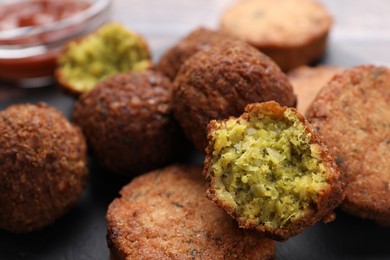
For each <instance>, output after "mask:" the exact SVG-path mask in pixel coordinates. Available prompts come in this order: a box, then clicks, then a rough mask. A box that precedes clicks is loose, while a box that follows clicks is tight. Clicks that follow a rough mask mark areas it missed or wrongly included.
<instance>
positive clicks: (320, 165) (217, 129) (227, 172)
mask: <svg viewBox="0 0 390 260" xmlns="http://www.w3.org/2000/svg"><path fill="white" fill-rule="evenodd" d="M208 140H209V145H208V147H207V149H206V159H205V166H204V171H203V174H204V175H205V176H206V178H207V180H208V182H209V188H208V191H207V196H208V198H209V199H211V200H212V201H213V202H214V203H215V204H216V205H218V206H219V207H221V208H223V209H224V210H225V211H226V212H227V213H229V214H230V215H231V216H232V217H234V218H235V219H236V220H237V221H238V223H239V225H240V227H242V228H251V229H256V230H257V231H259V232H260V233H265V234H266V235H268V236H269V237H271V238H273V239H276V240H286V239H288V238H290V237H291V236H294V235H297V234H298V233H300V232H302V231H303V230H304V229H305V228H307V227H308V226H310V225H312V224H314V223H316V222H317V221H319V220H320V219H324V221H325V222H327V221H330V220H332V219H333V218H334V215H333V209H334V208H335V207H336V206H338V205H339V204H340V203H341V201H342V199H343V192H342V181H341V178H340V174H339V172H338V169H337V166H336V163H335V162H334V161H333V159H332V158H331V156H330V155H329V154H328V150H327V149H326V147H325V146H324V144H323V143H322V142H321V140H320V138H319V136H318V134H316V133H315V132H314V130H313V129H312V127H311V126H310V124H309V123H308V122H307V121H306V120H305V119H304V117H303V116H302V115H301V114H299V113H298V112H297V111H296V110H295V109H293V108H287V107H282V106H280V105H279V104H277V103H276V102H273V101H272V102H265V103H255V104H250V105H248V106H247V107H246V111H245V113H244V114H243V115H241V116H240V117H238V118H234V117H231V118H230V119H226V120H221V121H216V120H212V121H211V122H210V124H209V125H208Z"/></svg>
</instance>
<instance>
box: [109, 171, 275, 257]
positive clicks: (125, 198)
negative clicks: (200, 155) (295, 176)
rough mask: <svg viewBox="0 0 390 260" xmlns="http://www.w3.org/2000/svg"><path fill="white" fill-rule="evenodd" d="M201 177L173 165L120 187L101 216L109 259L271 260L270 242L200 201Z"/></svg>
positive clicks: (203, 186)
mask: <svg viewBox="0 0 390 260" xmlns="http://www.w3.org/2000/svg"><path fill="white" fill-rule="evenodd" d="M201 172H202V167H200V166H195V165H188V166H185V165H173V166H169V167H166V168H164V169H161V170H156V171H153V172H150V173H147V174H145V175H142V176H140V177H137V178H135V179H134V180H133V181H132V182H131V183H129V184H128V185H126V186H125V187H124V188H123V189H122V190H121V192H120V194H121V197H120V198H118V199H115V200H114V201H113V202H112V203H111V204H110V206H109V207H108V211H107V215H106V219H107V227H108V234H107V241H108V246H109V247H110V249H111V259H257V260H265V259H267V260H270V259H274V255H275V242H274V241H272V240H270V239H268V238H263V237H261V236H259V234H258V233H257V232H254V231H252V230H243V229H240V228H239V227H238V226H237V224H236V223H235V221H234V220H233V219H231V218H230V217H229V216H228V215H227V214H226V213H225V212H224V211H223V210H221V209H220V208H218V207H217V206H215V205H213V204H212V203H211V202H210V201H209V200H208V199H207V198H206V196H205V191H206V182H205V180H204V178H203V177H202V175H201Z"/></svg>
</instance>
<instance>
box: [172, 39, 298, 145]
mask: <svg viewBox="0 0 390 260" xmlns="http://www.w3.org/2000/svg"><path fill="white" fill-rule="evenodd" d="M269 100H275V101H277V102H278V103H280V104H281V105H284V106H289V107H292V106H295V105H296V100H297V99H296V96H295V94H294V92H293V88H292V86H291V84H290V82H289V80H288V78H287V76H286V75H285V74H284V73H283V72H282V71H281V70H280V69H279V67H278V66H277V65H276V64H275V63H274V62H273V61H272V60H271V59H270V58H268V57H267V56H265V55H264V54H262V53H261V52H259V51H258V50H256V49H255V48H253V47H251V46H249V45H248V44H245V43H242V42H239V41H232V42H228V43H225V44H221V45H218V46H214V47H212V48H209V49H207V50H202V51H199V52H198V53H196V54H195V55H193V56H191V57H190V58H189V59H188V60H187V61H186V62H185V63H184V64H183V66H182V67H181V69H180V71H179V73H178V75H177V77H176V79H175V81H174V94H173V102H174V113H175V117H176V118H177V120H178V121H179V123H180V125H181V126H182V128H183V130H184V133H185V134H186V136H187V137H188V138H189V139H190V140H191V141H192V142H193V143H194V144H195V146H196V147H197V148H198V150H199V151H204V149H205V148H206V146H207V133H206V127H207V124H208V123H209V121H210V120H212V119H225V118H228V117H229V116H238V115H240V114H241V113H243V112H244V108H245V106H246V105H247V104H250V103H255V102H264V101H269Z"/></svg>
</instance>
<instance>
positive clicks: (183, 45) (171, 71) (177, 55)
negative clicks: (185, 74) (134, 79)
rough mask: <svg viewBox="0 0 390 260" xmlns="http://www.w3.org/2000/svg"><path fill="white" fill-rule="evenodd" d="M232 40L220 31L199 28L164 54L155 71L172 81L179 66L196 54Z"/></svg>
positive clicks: (231, 37)
mask: <svg viewBox="0 0 390 260" xmlns="http://www.w3.org/2000/svg"><path fill="white" fill-rule="evenodd" d="M233 39H235V38H234V37H233V36H230V35H228V34H226V33H223V32H221V31H214V30H211V29H207V28H203V27H200V28H198V29H196V30H194V31H192V32H191V33H190V34H188V35H187V36H185V37H184V38H183V39H181V40H180V41H179V42H178V43H177V44H175V45H174V46H173V47H171V48H170V49H169V50H168V51H167V52H165V53H164V54H163V56H162V57H161V58H160V60H159V62H158V63H157V65H156V66H155V69H156V70H158V71H160V72H162V73H163V74H164V75H166V76H167V77H168V78H170V79H171V80H174V79H175V77H176V74H177V73H178V71H179V69H180V67H181V65H182V64H183V63H184V62H185V61H186V60H187V59H188V58H189V57H191V56H192V55H194V54H195V53H196V52H198V51H200V50H204V49H208V48H210V47H211V46H213V45H218V44H221V43H223V42H225V41H228V40H233Z"/></svg>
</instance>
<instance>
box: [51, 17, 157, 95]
mask: <svg viewBox="0 0 390 260" xmlns="http://www.w3.org/2000/svg"><path fill="white" fill-rule="evenodd" d="M58 66H59V69H58V70H57V77H58V78H59V79H58V80H59V82H60V84H61V85H65V86H64V87H65V88H67V89H68V90H70V91H71V92H75V93H83V92H86V91H88V90H90V89H91V88H93V87H94V86H95V85H96V83H98V82H100V81H102V80H104V79H106V78H107V77H109V76H112V75H114V74H117V73H120V72H127V71H141V70H145V69H147V68H149V67H150V66H151V61H150V52H149V49H148V46H147V45H146V43H145V41H144V40H143V39H142V38H141V37H140V36H139V35H137V34H136V33H134V32H132V31H130V30H128V29H127V28H125V27H123V26H122V25H120V24H118V23H110V24H107V25H105V26H103V27H101V28H100V29H99V30H97V31H96V32H95V33H92V34H90V35H88V36H87V37H85V38H83V39H82V40H81V41H78V42H77V41H74V42H71V43H69V45H68V47H67V48H66V49H65V51H64V53H63V54H62V55H61V56H60V57H59V60H58Z"/></svg>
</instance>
